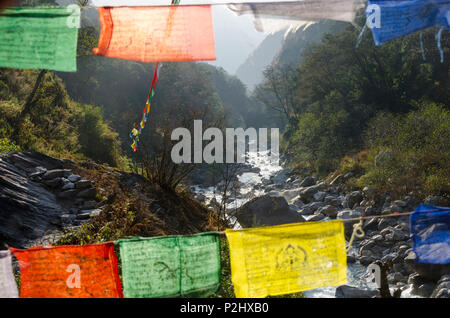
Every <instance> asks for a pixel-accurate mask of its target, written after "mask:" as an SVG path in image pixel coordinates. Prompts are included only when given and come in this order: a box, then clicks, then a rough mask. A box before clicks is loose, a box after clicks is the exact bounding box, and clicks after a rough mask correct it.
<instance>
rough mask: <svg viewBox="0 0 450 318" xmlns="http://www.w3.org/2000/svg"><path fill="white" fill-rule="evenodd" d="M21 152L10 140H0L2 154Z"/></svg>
mask: <svg viewBox="0 0 450 318" xmlns="http://www.w3.org/2000/svg"><path fill="white" fill-rule="evenodd" d="M20 150H21V149H20V147H19V146H17V145H16V144H14V143H13V142H12V141H11V140H9V139H8V138H0V153H8V152H14V151H20Z"/></svg>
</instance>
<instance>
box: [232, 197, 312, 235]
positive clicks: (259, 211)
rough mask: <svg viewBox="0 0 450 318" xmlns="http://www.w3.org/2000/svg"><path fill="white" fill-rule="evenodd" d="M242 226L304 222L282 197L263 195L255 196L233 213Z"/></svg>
mask: <svg viewBox="0 0 450 318" xmlns="http://www.w3.org/2000/svg"><path fill="white" fill-rule="evenodd" d="M235 216H236V218H237V220H238V222H239V223H240V224H241V225H242V227H257V226H264V225H279V224H286V223H296V222H304V221H305V219H304V218H303V217H302V216H301V215H300V213H297V211H295V210H292V209H291V208H290V207H289V205H288V203H287V201H286V199H285V198H284V197H281V196H280V197H271V196H269V195H264V196H261V197H257V198H255V199H253V200H251V201H249V202H247V203H245V204H244V205H243V206H242V207H241V208H239V209H238V210H237V211H236V214H235Z"/></svg>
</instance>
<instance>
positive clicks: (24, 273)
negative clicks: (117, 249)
mask: <svg viewBox="0 0 450 318" xmlns="http://www.w3.org/2000/svg"><path fill="white" fill-rule="evenodd" d="M11 251H12V252H13V253H14V255H15V256H16V257H17V259H18V260H19V267H20V281H21V284H20V297H22V298H122V297H123V294H122V287H121V283H120V279H119V275H118V269H117V259H116V255H115V254H114V244H113V243H104V244H92V245H83V246H56V247H33V248H30V249H26V250H19V249H13V248H11Z"/></svg>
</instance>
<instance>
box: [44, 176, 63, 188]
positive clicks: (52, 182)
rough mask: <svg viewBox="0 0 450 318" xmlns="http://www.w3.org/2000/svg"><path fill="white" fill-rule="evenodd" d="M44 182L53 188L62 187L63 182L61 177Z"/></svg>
mask: <svg viewBox="0 0 450 318" xmlns="http://www.w3.org/2000/svg"><path fill="white" fill-rule="evenodd" d="M43 183H44V184H45V185H47V186H49V187H51V188H58V187H60V186H61V185H62V184H63V182H62V180H61V178H54V179H51V180H44V181H43Z"/></svg>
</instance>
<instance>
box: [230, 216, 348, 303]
mask: <svg viewBox="0 0 450 318" xmlns="http://www.w3.org/2000/svg"><path fill="white" fill-rule="evenodd" d="M226 236H227V239H228V242H229V245H230V262H231V281H232V282H233V285H234V292H235V294H236V297H238V298H241V297H245V298H248V297H251V298H259V297H266V296H268V295H273V296H275V295H284V294H290V293H296V292H300V291H303V290H308V289H314V288H319V287H325V286H337V285H342V284H345V283H346V282H347V256H346V252H345V238H344V226H343V223H342V221H330V222H307V223H296V224H286V225H277V226H268V227H262V228H252V229H244V230H239V231H233V230H226Z"/></svg>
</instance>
